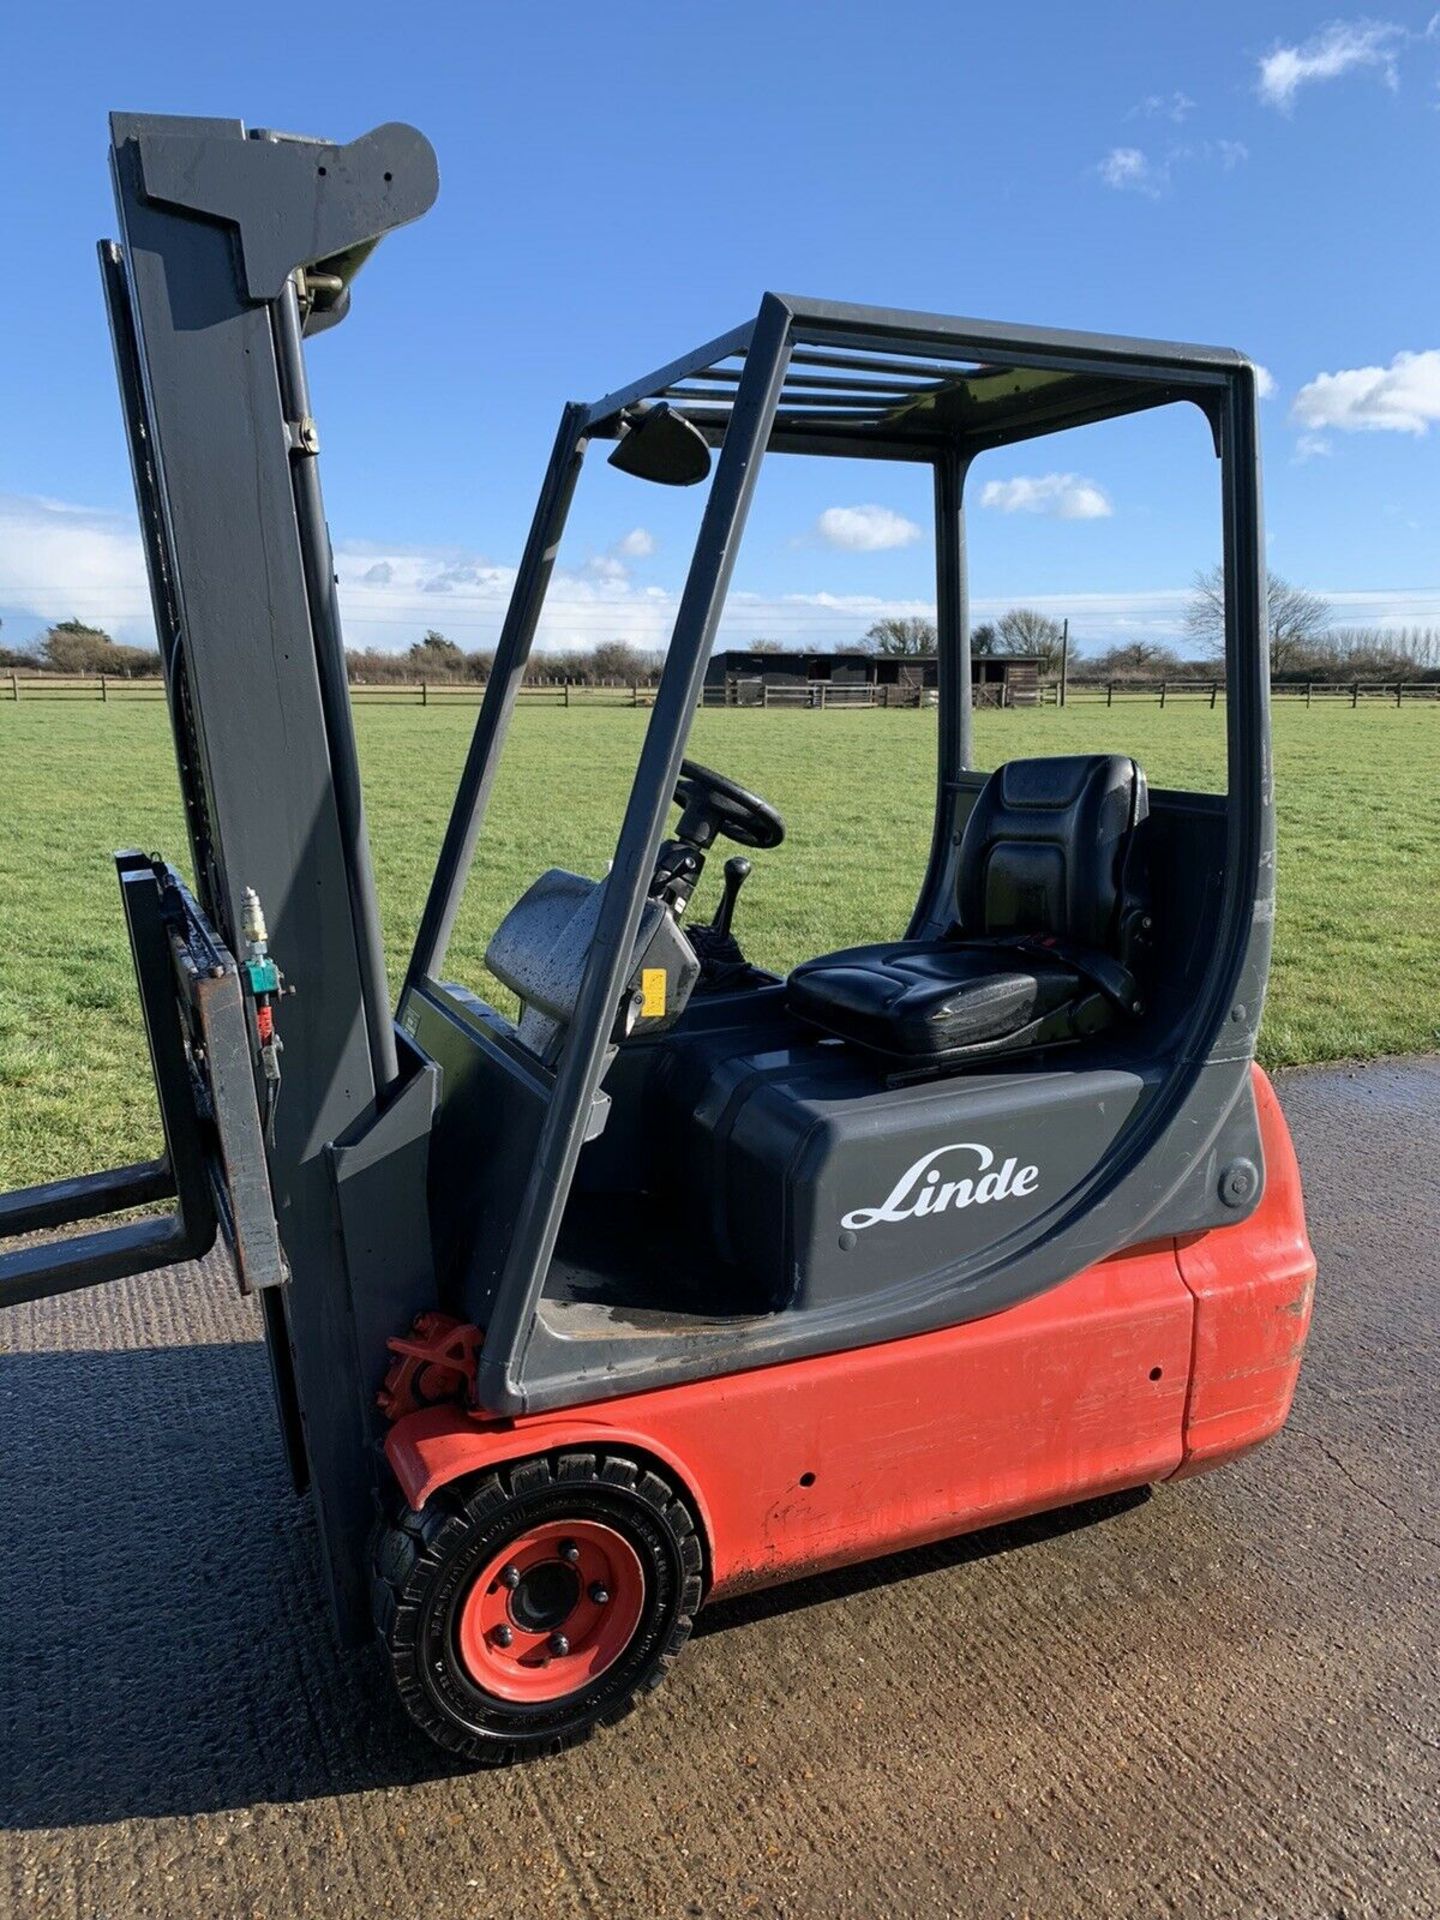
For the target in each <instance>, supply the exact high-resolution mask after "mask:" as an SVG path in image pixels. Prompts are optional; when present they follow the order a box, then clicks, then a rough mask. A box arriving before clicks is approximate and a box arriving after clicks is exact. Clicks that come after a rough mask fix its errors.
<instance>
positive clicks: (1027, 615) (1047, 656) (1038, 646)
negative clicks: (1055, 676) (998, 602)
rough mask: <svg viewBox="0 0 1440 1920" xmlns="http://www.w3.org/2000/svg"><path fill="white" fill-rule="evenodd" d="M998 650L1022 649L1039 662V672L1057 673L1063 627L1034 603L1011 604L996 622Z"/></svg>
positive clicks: (1009, 651) (1011, 651)
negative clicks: (1025, 604)
mask: <svg viewBox="0 0 1440 1920" xmlns="http://www.w3.org/2000/svg"><path fill="white" fill-rule="evenodd" d="M995 631H996V634H997V636H998V638H999V645H998V646H997V647H996V649H995V651H996V652H997V653H1023V654H1025V655H1027V656H1033V657H1034V658H1035V659H1037V660H1038V661H1039V662H1040V671H1041V673H1057V672H1058V671H1059V669H1060V651H1061V647H1062V645H1063V643H1064V638H1065V630H1064V628H1063V627H1062V626H1061V625H1060V622H1059V621H1058V620H1052V619H1051V618H1050V616H1049V614H1048V613H1041V612H1040V611H1039V609H1038V608H1037V607H1011V609H1010V611H1009V612H1008V613H1002V614H1001V616H1000V618H999V619H998V620H997V621H996V623H995Z"/></svg>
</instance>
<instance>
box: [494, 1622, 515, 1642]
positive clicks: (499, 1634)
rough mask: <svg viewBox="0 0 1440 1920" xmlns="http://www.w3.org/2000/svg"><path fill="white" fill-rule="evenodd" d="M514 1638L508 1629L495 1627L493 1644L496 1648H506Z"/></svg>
mask: <svg viewBox="0 0 1440 1920" xmlns="http://www.w3.org/2000/svg"><path fill="white" fill-rule="evenodd" d="M514 1638H515V1635H514V1633H513V1632H512V1630H511V1629H510V1628H509V1627H496V1629H495V1644H496V1646H497V1647H508V1646H509V1645H510V1644H511V1643H512V1642H513V1640H514Z"/></svg>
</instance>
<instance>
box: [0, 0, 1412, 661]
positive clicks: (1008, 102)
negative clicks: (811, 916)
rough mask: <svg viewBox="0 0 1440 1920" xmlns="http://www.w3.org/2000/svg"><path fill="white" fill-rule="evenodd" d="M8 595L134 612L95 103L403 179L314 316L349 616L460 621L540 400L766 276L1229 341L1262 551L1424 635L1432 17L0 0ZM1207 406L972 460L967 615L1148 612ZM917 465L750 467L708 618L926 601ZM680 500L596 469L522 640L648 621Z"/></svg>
mask: <svg viewBox="0 0 1440 1920" xmlns="http://www.w3.org/2000/svg"><path fill="white" fill-rule="evenodd" d="M8 18H9V22H10V24H9V25H8V27H7V28H6V29H5V31H4V39H3V41H0V57H3V59H4V64H5V67H6V70H7V75H8V78H9V80H10V85H9V86H8V87H7V89H6V95H7V98H6V112H5V115H4V117H3V121H0V154H3V158H4V162H5V177H6V179H7V182H8V183H9V192H8V194H7V199H6V207H5V212H4V216H3V218H4V222H5V227H4V242H5V266H6V274H5V279H6V284H7V289H8V295H9V297H8V298H7V300H6V302H5V318H4V338H5V351H4V354H3V356H0V420H3V423H4V427H5V431H4V433H3V436H0V616H3V618H4V630H3V635H0V638H3V639H5V640H6V641H9V642H12V643H14V642H17V641H23V640H26V639H28V638H29V637H30V636H31V635H33V634H34V633H35V632H37V631H38V630H39V629H40V628H41V627H42V626H43V625H44V624H45V623H46V622H47V621H48V620H50V619H54V618H62V617H65V616H68V615H70V614H79V615H80V616H82V617H85V618H88V619H92V620H95V621H98V622H102V623H104V624H106V625H107V626H109V627H110V628H111V629H112V631H115V632H116V634H117V636H118V637H122V638H125V639H130V640H143V639H146V638H147V637H148V614H147V610H146V600H145V595H144V589H143V578H142V575H141V571H140V565H139V558H138V548H137V546H136V544H135V540H134V532H133V508H132V502H131V497H130V491H129V476H128V471H127V467H126V462H125V454H124V447H123V440H122V435H121V428H120V422H119V415H118V408H117V405H116V401H115V397H114V391H113V378H112V372H111V365H110V353H109V344H108V340H107V337H106V331H105V324H104V318H103V312H102V306H101V300H100V293H99V286H98V281H97V276H96V270H95V266H94V257H93V242H94V241H95V240H96V239H97V238H98V237H99V236H101V235H102V234H108V233H110V232H111V231H112V230H113V226H114V219H113V213H112V210H111V207H110V204H109V187H108V179H107V172H106V165H105V149H106V131H105V116H106V114H107V112H108V110H109V109H111V108H112V107H123V108H128V109H141V110H149V111H156V112H176V113H197V114H224V115H232V116H234V117H237V118H242V119H244V120H246V121H247V122H248V123H249V124H251V125H254V126H278V127H284V128H289V129H294V130H297V131H302V132H307V133H320V134H324V135H325V136H327V137H331V138H337V139H350V138H353V137H355V136H356V135H357V134H359V133H361V132H363V131H365V130H366V129H367V128H369V127H370V126H372V125H374V124H376V123H378V122H380V121H383V120H389V119H401V120H410V121H413V122H414V123H415V124H416V125H417V126H419V127H420V128H421V129H422V130H423V131H424V132H425V133H426V134H427V135H428V136H429V137H430V139H431V140H432V141H433V143H434V145H435V147H436V149H437V151H438V154H439V158H440V167H441V194H440V199H439V201H438V203H437V205H436V207H435V209H434V211H433V212H432V213H431V214H430V215H428V216H427V218H426V219H425V220H424V221H422V222H420V223H419V224H418V225H416V226H414V227H411V228H408V229H406V230H404V231H402V232H401V233H399V234H397V235H395V236H393V237H392V238H391V239H390V240H388V241H387V242H386V243H385V245H384V247H382V249H381V250H380V252H379V254H378V255H377V256H376V258H375V260H374V261H373V262H372V263H371V264H370V266H369V267H367V269H366V271H365V273H364V275H363V276H362V278H361V279H360V281H359V282H358V283H357V288H356V297H355V305H354V310H353V312H352V315H351V317H350V318H349V319H348V320H347V321H346V323H345V324H344V326H343V327H341V328H339V329H338V330H337V331H335V332H334V333H331V334H327V335H325V336H324V337H323V338H321V339H318V340H317V341H316V342H315V343H314V344H313V347H312V351H311V356H310V361H311V375H312V381H313V385H314V389H315V405H316V412H317V415H318V417H319V420H320V424H321V429H322V434H323V439H324V447H325V456H324V483H325V489H326V498H327V504H328V507H329V513H330V519H331V525H332V530H333V533H334V536H335V540H336V544H337V552H338V561H339V571H340V574H341V579H342V593H343V600H344V606H345V611H346V617H347V633H348V637H349V639H350V640H351V642H352V644H360V643H369V644H379V645H383V646H392V647H400V646H404V645H407V644H408V643H409V642H410V641H411V640H412V639H414V638H416V637H417V636H418V634H419V633H420V631H422V630H423V629H424V628H425V627H427V626H437V627H439V628H441V629H442V630H444V631H446V632H449V633H451V634H452V635H453V636H454V637H455V638H456V639H457V640H459V641H460V642H461V643H462V644H464V645H467V646H476V645H481V644H485V643H486V642H488V641H490V640H492V639H493V637H494V633H495V630H496V627H497V625H498V621H499V617H500V614H501V611H502V610H503V605H504V599H505V595H506V591H507V589H508V585H509V579H510V574H511V569H512V568H513V565H514V562H515V560H516V558H517V556H518V554H519V550H520V545H521V542H522V540H523V537H524V531H525V525H526V521H527V519H528V516H529V512H530V508H531V505H532V502H533V499H534V495H535V492H536V489H537V487H538V484H539V479H540V475H541V472H542V469H543V466H544V461H545V456H546V453H547V451H548V447H549V443H550V440H551V438H552V436H553V433H554V427H555V422H556V419H557V416H558V412H559V407H560V405H561V403H562V401H563V400H564V399H566V398H568V397H572V396H574V397H590V396H593V395H594V394H595V393H597V392H599V391H602V390H605V389H608V388H610V387H612V386H615V385H617V384H619V383H621V382H622V381H624V380H626V379H628V378H630V377H632V376H634V375H636V374H638V373H640V372H642V371H644V370H645V369H646V368H647V367H649V366H651V365H655V364H658V363H660V362H663V361H664V360H667V359H669V358H671V357H673V356H674V355H675V354H676V353H678V352H680V351H682V350H684V349H685V348H686V347H688V346H690V345H693V344H697V343H698V342H700V341H701V340H704V339H706V338H708V337H710V336H711V335H712V334H714V333H716V332H718V331H720V330H721V329H722V328H724V327H727V326H729V325H732V324H734V323H735V322H736V321H738V320H740V319H742V318H744V317H745V316H746V315H747V314H748V313H750V312H753V310H754V308H755V305H756V303H757V301H758V298H759V295H760V293H761V291H762V290H763V289H764V288H766V287H774V288H779V289H783V290H794V291H800V292H807V293H813V294H818V295H822V296H825V297H830V298H840V299H853V300H860V301H873V302H877V303H880V304H885V305H907V306H914V307H920V308H930V309H933V310H937V311H944V312H951V313H962V314H964V313H969V314H975V315H979V316H982V317H986V318H993V319H1006V320H1018V321H1032V322H1036V323H1040V324H1045V325H1057V326H1071V327H1081V328H1094V329H1099V330H1102V331H1116V332H1132V333H1139V334H1150V335H1158V336H1161V337H1168V338H1174V339H1189V340H1197V341H1205V342H1218V343H1221V344H1224V345H1233V346H1238V347H1240V348H1242V349H1243V350H1244V351H1246V352H1248V353H1250V354H1251V355H1252V356H1253V357H1254V358H1255V359H1257V360H1258V361H1260V362H1261V363H1263V365H1264V366H1265V367H1266V369H1268V372H1269V374H1270V376H1271V378H1272V380H1273V384H1274V392H1273V394H1272V395H1271V397H1270V398H1269V399H1267V401H1266V402H1265V406H1264V441H1265V458H1266V479H1267V517H1268V528H1269V536H1270V557H1271V562H1272V565H1274V566H1275V567H1276V568H1277V569H1279V570H1280V571H1281V572H1283V573H1285V574H1286V575H1288V576H1289V577H1291V578H1292V579H1294V580H1296V581H1299V582H1301V583H1303V584H1304V585H1306V586H1309V587H1313V588H1316V589H1318V590H1321V591H1323V592H1325V593H1327V594H1329V595H1331V596H1332V598H1333V599H1334V602H1335V606H1336V614H1337V618H1340V619H1344V620H1347V621H1348V620H1356V621H1359V620H1365V621H1373V620H1383V621H1388V622H1392V623H1401V622H1419V621H1432V622H1440V556H1437V550H1436V548H1437V543H1436V532H1437V526H1440V459H1437V450H1440V317H1437V315H1440V301H1437V292H1440V287H1437V260H1436V252H1435V245H1434V193H1435V186H1436V180H1437V159H1440V16H1437V17H1436V18H1435V19H1434V20H1432V8H1431V7H1429V6H1420V7H1418V8H1411V7H1386V8H1383V9H1382V11H1381V12H1380V13H1379V14H1376V15H1371V16H1365V17H1363V18H1362V17H1360V16H1344V15H1342V16H1335V15H1332V14H1330V13H1328V12H1326V11H1325V10H1324V8H1323V6H1320V5H1304V4H1297V5H1288V4H1286V5H1278V4H1277V5H1266V4H1258V5H1256V4H1250V5H1241V4H1225V3H1223V0H1221V3H1217V4H1212V5H1210V6H1207V7H1206V8H1204V9H1194V8H1180V7H1174V6H1150V7H1146V8H1140V7H1135V6H1133V5H1121V4H1109V3H1108V0H1106V3H1098V0H1097V4H1094V5H1091V6H1088V7H1076V6H1074V5H1071V4H1065V5H1060V4H1039V5H1036V4H1032V5H1030V6H1027V7H1016V8H1012V9H1008V10H1007V9H998V10H997V9H994V8H985V9H983V10H982V9H971V8H968V7H965V6H963V5H956V4H954V0H951V3H950V4H924V3H921V0H890V4H888V5H886V6H885V7H883V8H880V7H876V6H875V5H873V4H870V5H858V4H852V3H851V0H832V3H831V4H828V5H826V6H824V7H818V6H805V5H784V4H776V3H775V0H770V4H756V3H755V0H737V3H736V4H733V5H732V6H730V7H729V8H728V9H725V10H723V11H722V12H720V13H718V14H717V13H716V12H715V10H713V9H709V8H706V9H701V8H698V7H694V6H688V5H681V4H675V3H674V0H672V4H669V5H663V6H661V5H648V4H629V3H627V0H610V3H609V4H606V5H603V6H602V5H593V4H591V5H578V4H551V5H549V6H546V7H544V8H537V7H526V6H516V5H511V6H504V7H501V6H495V5H472V6H468V7H459V6H453V5H452V6H432V7H428V8H408V9H397V8H394V7H393V6H390V7H384V8H381V7H377V6H373V5H369V4H366V3H365V0H358V3H357V4H352V5H348V6H345V7H343V8H339V7H333V6H327V5H324V4H314V5H311V6H308V7H304V8H295V7H279V6H270V5H266V4H256V5H252V6H249V7H246V8H244V9H224V10H221V9H205V8H196V7H194V6H193V5H192V6H187V7H183V8H181V7H171V6H157V5H145V4H143V3H142V4H138V5H136V6H131V7H125V8H117V7H115V6H114V5H113V4H109V3H108V0H107V4H106V5H104V6H96V5H90V4H88V3H87V4H80V5H65V4H57V5H55V6H52V7H50V8H46V9H40V8H26V9H24V10H23V17H22V16H21V12H20V10H15V9H12V10H11V11H10V13H9V16H8ZM1207 444H1208V443H1207V438H1206V435H1205V433H1204V430H1203V428H1202V426H1201V423H1200V421H1199V418H1198V416H1185V415H1181V414H1174V415H1172V414H1168V413H1167V414H1166V415H1164V416H1161V417H1156V418H1153V419H1150V420H1146V421H1143V422H1128V423H1112V424H1111V425H1109V426H1106V427H1103V428H1095V429H1087V430H1084V431H1083V432H1081V433H1078V434H1074V435H1071V436H1067V437H1065V438H1064V439H1062V440H1056V441H1053V442H1043V443H1039V444H1038V445H1032V446H1030V447H1026V448H1022V449H1018V450H1016V451H1015V452H1013V453H1010V454H1006V455H1002V456H991V457H989V459H988V461H987V463H985V464H984V465H982V466H981V467H977V469H976V472H975V475H974V478H973V480H972V490H971V496H970V498H971V503H972V513H971V552H972V567H973V584H974V588H975V592H976V595H977V602H978V605H979V607H980V610H981V611H986V610H990V609H992V608H996V607H1000V606H1004V605H1007V604H1010V603H1011V602H1013V601H1017V600H1025V601H1030V602H1037V603H1039V604H1042V605H1044V606H1046V607H1047V608H1049V609H1050V610H1052V611H1054V612H1056V613H1062V612H1068V613H1069V614H1070V615H1071V617H1072V622H1073V625H1074V629H1075V631H1076V633H1077V634H1078V635H1079V637H1080V638H1081V641H1082V643H1083V644H1088V645H1100V644H1104V643H1105V642H1106V641H1107V640H1109V639H1123V638H1128V637H1131V635H1132V634H1134V633H1136V632H1142V631H1143V632H1146V633H1150V634H1154V635H1156V636H1159V637H1167V636H1169V635H1170V634H1171V633H1173V632H1174V630H1175V629H1176V627H1177V623H1178V619H1179V613H1180V609H1181V608H1182V606H1183V602H1184V598H1185V590H1186V587H1187V584H1188V582H1189V580H1190V577H1191V575H1192V574H1193V572H1194V571H1195V570H1196V568H1199V567H1204V566H1207V565H1209V564H1210V563H1211V562H1212V561H1213V560H1214V559H1215V558H1216V556H1217V551H1218V510H1217V495H1216V473H1215V466H1214V462H1213V459H1212V458H1211V457H1210V455H1209V453H1208V451H1207ZM927 512H928V502H927V499H926V494H925V489H924V488H923V486H922V485H921V483H920V479H919V477H918V476H917V475H915V474H913V473H910V472H907V471H904V470H900V469H882V468H877V467H874V466H866V467H860V466H852V465H850V464H848V463H838V462H831V461H825V462H799V461H793V460H779V459H774V460H771V461H770V462H769V463H767V466H766V469H765V472H764V474H763V476H762V482H761V489H760V494H759V497H758V500H757V506H756V510H755V515H754V518H753V520H752V527H751V532H750V534H749V536H748V537H747V541H746V544H745V548H744V551H743V554H742V559H741V565H740V568H739V571H738V574H737V580H736V594H735V596H734V599H733V602H732V610H731V614H730V616H729V620H728V622H727V629H726V638H727V639H728V640H730V641H732V642H736V643H741V642H744V641H747V640H749V639H752V638H760V637H769V638H777V639H785V640H788V641H795V642H804V643H806V644H819V645H833V644H843V643H844V642H845V641H846V640H849V639H853V638H855V637H858V635H859V634H861V633H863V632H864V630H865V627H866V626H867V625H868V624H869V622H870V620H871V619H873V618H874V617H876V614H877V613H878V612H883V611H889V610H895V609H913V608H922V607H925V606H927V605H928V603H929V602H930V600H931V598H932V593H933V589H932V585H931V579H930V571H929V569H930V557H929V549H928V535H927V534H923V533H920V532H919V531H918V530H919V528H921V527H922V526H923V524H924V522H925V519H926V516H927ZM696 517H697V502H696V500H695V498H694V496H693V495H679V496H675V495H669V494H666V493H664V492H663V490H661V489H656V488H651V487H645V486H642V485H639V484H638V483H635V482H633V481H627V480H625V479H624V478H623V477H622V476H619V475H616V474H613V473H611V472H610V471H609V470H608V469H606V468H605V467H604V465H603V461H602V460H599V459H594V458H592V461H591V464H590V469H589V470H587V473H586V476H585V481H584V483H583V484H582V489H581V494H580V498H579V500H578V502H577V508H576V513H575V516H574V519H573V522H572V528H571V534H570V537H569V538H568V539H567V542H566V546H565V550H564V553H563V554H562V565H561V573H560V577H559V579H558V580H557V589H556V593H555V596H554V610H553V613H552V616H551V619H550V621H549V624H548V626H547V628H546V630H545V636H544V637H545V638H546V639H548V641H550V642H551V643H557V644H558V643H561V642H571V641H575V640H586V639H600V638H609V637H612V636H617V635H618V636H623V637H630V638H634V639H636V640H639V641H642V642H645V643H650V644H653V643H658V642H662V641H663V639H664V637H665V633H666V631H667V630H668V622H669V619H670V617H671V615H672V614H673V608H674V599H675V593H676V590H677V588H678V587H679V585H680V583H681V581H682V579H683V569H684V564H685V560H686V557H687V540H688V535H689V533H690V532H691V531H692V530H693V526H694V524H695V520H696Z"/></svg>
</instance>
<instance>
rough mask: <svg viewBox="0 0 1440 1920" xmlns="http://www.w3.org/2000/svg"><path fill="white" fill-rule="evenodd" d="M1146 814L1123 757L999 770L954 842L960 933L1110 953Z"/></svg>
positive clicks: (1141, 779)
mask: <svg viewBox="0 0 1440 1920" xmlns="http://www.w3.org/2000/svg"><path fill="white" fill-rule="evenodd" d="M1148 812H1149V803H1148V799H1147V796H1146V786H1145V775H1144V773H1143V772H1142V770H1141V769H1140V767H1139V766H1137V765H1136V763H1135V762H1134V761H1133V760H1131V759H1129V758H1127V756H1126V755H1124V754H1118V753H1093V754H1083V755H1081V754H1077V755H1073V756H1067V757H1057V758H1053V759H1049V758H1047V759H1043V760H1010V761H1007V762H1006V764H1005V765H1004V766H1003V767H997V768H996V769H995V771H994V772H993V773H992V774H991V775H990V778H989V779H988V780H987V781H986V782H985V785H984V786H983V787H982V788H981V789H980V794H979V797H978V798H977V800H976V802H975V805H974V808H973V809H972V811H971V814H970V818H969V820H968V821H967V822H966V823H965V833H964V836H963V838H962V840H961V843H960V872H959V878H958V883H957V885H958V893H959V898H958V901H957V903H956V904H957V906H958V909H959V917H960V926H961V930H962V932H964V933H966V934H971V935H979V934H1012V933H1018V934H1032V933H1039V934H1049V935H1051V936H1052V937H1054V938H1055V939H1057V940H1069V941H1072V942H1074V943H1075V944H1077V945H1079V946H1085V947H1094V948H1097V949H1099V950H1101V951H1104V952H1107V953H1114V952H1115V951H1116V948H1117V945H1118V943H1119V937H1120V931H1121V928H1120V922H1121V916H1122V913H1123V911H1124V909H1125V907H1126V906H1127V905H1129V904H1131V895H1130V889H1131V888H1132V887H1133V885H1134V880H1135V871H1134V869H1135V861H1134V859H1133V853H1134V840H1135V829H1136V828H1137V827H1138V826H1139V824H1140V822H1141V821H1142V820H1144V819H1145V817H1146V815H1147V814H1148Z"/></svg>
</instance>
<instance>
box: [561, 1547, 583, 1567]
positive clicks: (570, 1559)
mask: <svg viewBox="0 0 1440 1920" xmlns="http://www.w3.org/2000/svg"><path fill="white" fill-rule="evenodd" d="M560 1558H561V1559H562V1560H563V1561H564V1562H565V1564H566V1566H568V1567H573V1566H574V1565H575V1563H576V1561H577V1560H578V1559H579V1558H580V1549H579V1547H577V1546H576V1544H575V1542H574V1541H573V1540H562V1541H561V1542H560Z"/></svg>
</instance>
